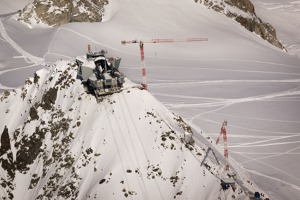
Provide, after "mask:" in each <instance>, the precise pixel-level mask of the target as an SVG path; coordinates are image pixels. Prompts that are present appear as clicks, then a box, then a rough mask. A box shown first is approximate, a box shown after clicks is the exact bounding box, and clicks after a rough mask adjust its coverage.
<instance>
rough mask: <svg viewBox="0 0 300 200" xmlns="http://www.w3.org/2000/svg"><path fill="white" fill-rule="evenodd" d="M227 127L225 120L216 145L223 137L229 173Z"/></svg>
mask: <svg viewBox="0 0 300 200" xmlns="http://www.w3.org/2000/svg"><path fill="white" fill-rule="evenodd" d="M226 127H227V120H224V122H223V124H222V128H221V131H220V135H219V137H218V139H217V141H216V144H218V143H219V141H220V137H221V136H222V135H223V141H224V157H225V161H226V167H225V168H226V171H227V172H228V171H229V163H228V148H227V132H226Z"/></svg>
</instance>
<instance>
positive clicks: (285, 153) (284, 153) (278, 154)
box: [241, 146, 300, 164]
mask: <svg viewBox="0 0 300 200" xmlns="http://www.w3.org/2000/svg"><path fill="white" fill-rule="evenodd" d="M297 149H300V146H298V147H296V148H293V149H290V150H288V151H286V152H282V153H277V154H275V155H270V156H264V157H260V158H253V159H251V160H247V161H245V162H242V163H241V164H246V163H249V162H253V161H257V160H263V159H266V158H273V157H277V156H282V155H287V154H289V153H290V152H292V151H295V150H297Z"/></svg>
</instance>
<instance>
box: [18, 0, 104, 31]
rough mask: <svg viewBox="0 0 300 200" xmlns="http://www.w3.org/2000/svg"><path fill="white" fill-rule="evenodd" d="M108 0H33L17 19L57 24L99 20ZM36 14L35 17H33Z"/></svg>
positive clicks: (51, 24)
mask: <svg viewBox="0 0 300 200" xmlns="http://www.w3.org/2000/svg"><path fill="white" fill-rule="evenodd" d="M106 4H108V0H80V1H79V0H49V1H47V2H45V1H43V0H34V1H33V3H30V4H28V5H27V6H26V7H25V8H24V9H23V11H22V12H21V13H20V16H19V20H22V21H25V22H27V23H29V24H30V23H31V22H30V19H32V18H33V19H35V20H36V22H37V23H45V24H48V25H50V26H58V25H62V24H66V23H69V22H101V21H102V15H103V12H104V6H105V5H106ZM35 16H36V18H35Z"/></svg>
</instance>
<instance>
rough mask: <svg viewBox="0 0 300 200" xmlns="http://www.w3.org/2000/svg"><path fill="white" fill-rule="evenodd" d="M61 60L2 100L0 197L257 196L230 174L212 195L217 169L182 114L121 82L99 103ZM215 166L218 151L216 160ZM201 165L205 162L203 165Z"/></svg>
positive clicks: (222, 173)
mask: <svg viewBox="0 0 300 200" xmlns="http://www.w3.org/2000/svg"><path fill="white" fill-rule="evenodd" d="M76 76H77V66H76V65H75V64H74V63H72V62H65V61H60V62H57V63H56V64H54V65H53V66H48V67H47V69H43V70H40V71H37V72H36V73H35V76H34V78H30V79H28V80H27V81H26V84H25V85H24V86H23V87H22V88H19V89H16V90H12V91H10V92H5V93H3V94H2V95H1V97H0V100H1V101H0V102H1V103H0V105H1V106H0V113H1V119H2V122H4V123H1V126H0V129H1V130H3V132H2V134H1V143H0V163H1V166H2V167H1V168H0V174H1V179H0V185H1V186H2V187H1V189H0V196H1V197H2V198H7V199H126V198H129V199H232V198H233V199H248V198H249V197H250V196H254V195H253V194H254V192H256V191H258V192H259V193H263V192H262V191H261V190H259V189H258V188H257V187H256V186H254V185H252V183H251V182H250V181H249V179H247V176H245V175H244V173H243V172H242V170H240V169H239V168H237V170H238V172H237V171H236V170H235V169H234V168H232V171H234V172H235V173H237V179H238V182H237V184H236V188H234V189H231V188H230V189H228V190H225V191H223V190H220V183H221V181H220V180H221V179H222V178H224V177H227V175H226V171H225V168H224V164H221V165H219V164H218V163H217V161H216V159H212V155H207V156H209V157H208V158H206V159H205V160H204V158H205V157H206V152H207V150H208V148H209V147H210V148H211V149H212V150H213V151H216V150H215V148H214V146H213V145H212V144H211V143H209V141H206V139H204V138H205V136H204V135H202V136H201V134H198V137H199V136H200V138H201V137H202V141H206V144H204V143H203V142H202V141H201V140H198V139H196V138H195V139H196V144H195V145H189V144H188V143H186V142H185V140H184V135H185V134H186V133H187V132H189V133H192V129H191V127H189V126H188V125H187V124H186V123H185V122H184V121H183V120H182V118H181V117H179V116H177V115H175V114H174V113H172V112H170V111H169V110H168V109H167V108H166V107H164V106H163V105H162V104H161V103H159V102H158V101H157V100H156V99H155V98H154V97H153V96H151V95H150V93H148V92H147V91H145V90H140V89H138V88H133V87H132V86H133V84H132V83H130V82H129V80H127V81H126V83H125V85H124V90H123V91H121V92H120V93H116V94H113V95H109V96H105V97H103V99H102V100H101V102H99V103H97V102H96V99H95V97H94V96H93V95H91V94H87V93H86V92H85V90H84V87H83V85H82V84H81V82H80V81H79V80H76ZM216 154H217V155H218V156H219V159H220V160H222V155H219V154H218V152H217V151H216ZM202 161H203V162H204V163H203V165H201V163H202Z"/></svg>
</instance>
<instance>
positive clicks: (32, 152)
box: [16, 127, 46, 172]
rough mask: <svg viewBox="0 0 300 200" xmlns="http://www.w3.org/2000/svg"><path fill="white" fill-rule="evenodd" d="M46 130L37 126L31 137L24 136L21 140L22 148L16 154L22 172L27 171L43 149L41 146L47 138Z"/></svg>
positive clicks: (18, 167) (17, 163)
mask: <svg viewBox="0 0 300 200" xmlns="http://www.w3.org/2000/svg"><path fill="white" fill-rule="evenodd" d="M45 134H46V130H45V129H41V130H40V129H39V128H38V127H37V128H36V130H35V132H34V133H33V134H32V135H31V136H30V137H27V136H25V137H23V138H22V140H21V142H20V143H21V146H20V149H19V150H18V151H17V155H16V167H17V170H19V171H20V172H26V171H27V170H28V169H29V168H28V165H30V164H32V163H33V162H34V160H35V159H36V157H37V156H38V154H39V153H40V152H41V151H42V149H41V146H42V144H43V140H44V139H45Z"/></svg>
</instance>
